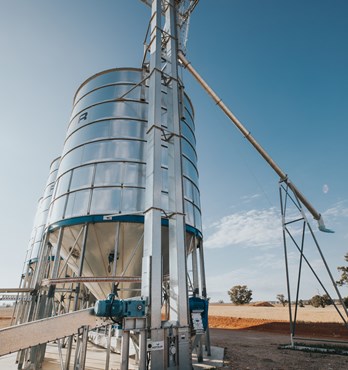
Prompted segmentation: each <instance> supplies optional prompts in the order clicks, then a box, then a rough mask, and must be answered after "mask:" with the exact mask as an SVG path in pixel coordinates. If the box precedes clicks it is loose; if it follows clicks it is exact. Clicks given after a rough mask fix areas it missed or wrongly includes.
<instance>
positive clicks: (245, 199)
mask: <svg viewBox="0 0 348 370" xmlns="http://www.w3.org/2000/svg"><path fill="white" fill-rule="evenodd" d="M260 197H261V195H260V194H253V195H244V196H242V198H241V199H242V201H243V202H244V203H250V202H252V201H254V200H255V199H257V198H260Z"/></svg>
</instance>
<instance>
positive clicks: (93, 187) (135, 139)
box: [48, 68, 201, 299]
mask: <svg viewBox="0 0 348 370" xmlns="http://www.w3.org/2000/svg"><path fill="white" fill-rule="evenodd" d="M148 84H149V82H148V75H147V74H146V72H144V71H143V70H141V69H132V68H124V69H111V70H107V71H104V72H101V73H98V74H96V75H94V76H92V77H91V78H89V79H88V80H86V81H85V82H84V83H83V84H82V85H81V87H80V88H79V89H78V91H77V93H76V95H75V98H74V105H73V111H72V114H71V120H70V124H69V127H68V132H67V136H66V140H65V144H64V148H63V153H62V156H61V161H60V165H59V170H58V174H57V181H56V185H55V190H54V195H53V198H52V204H51V207H50V213H49V219H48V226H49V230H50V238H49V240H50V242H51V243H52V244H53V245H55V244H56V242H57V239H58V230H59V228H60V227H63V226H64V235H63V239H62V245H61V255H62V257H63V258H65V259H67V258H68V264H69V266H70V267H71V268H72V269H73V271H75V272H78V270H79V266H80V264H79V260H80V253H81V247H82V245H81V243H82V236H81V228H82V226H83V223H85V222H87V223H90V225H89V228H88V235H87V245H86V250H85V261H84V264H83V269H82V276H107V275H110V276H111V275H120V276H121V275H122V274H125V275H135V276H138V275H141V258H142V246H143V233H144V211H145V209H146V206H145V187H146V185H145V183H146V181H145V176H146V146H147V142H146V132H147V130H148V129H149V126H150V125H149V124H148V112H149V109H150V107H149V103H148V100H149V97H148V94H149V92H148V90H149V88H148ZM161 90H162V93H161V95H162V98H161V99H160V100H161V103H160V115H161V129H162V130H163V132H162V131H161V133H160V138H161V139H160V153H159V159H160V176H161V184H160V189H159V190H160V191H159V192H158V193H157V196H156V197H157V199H156V202H157V203H156V204H157V206H158V208H159V209H160V210H163V211H164V212H162V211H160V213H161V216H162V221H161V223H162V230H161V236H162V242H161V248H162V250H163V249H165V248H166V247H165V245H167V244H168V226H167V225H168V223H169V221H168V219H167V218H166V212H169V204H168V202H169V201H168V142H167V137H166V132H167V131H168V122H167V116H168V114H167V111H168V107H167V99H166V94H167V87H166V86H164V85H163V84H162V87H161ZM180 104H182V106H183V109H182V117H181V120H180V130H181V135H182V137H181V139H180V144H181V147H182V157H181V158H182V166H183V191H184V211H185V214H186V217H185V220H186V225H185V227H186V238H187V239H189V237H190V235H198V236H199V237H200V236H201V211H200V197H199V188H198V171H197V155H196V151H195V146H196V140H195V136H194V129H195V127H194V122H193V115H194V112H193V107H192V105H191V102H190V100H189V99H188V97H187V96H186V95H183V101H182V102H180ZM158 194H161V196H160V197H159V196H158ZM115 252H116V253H115ZM163 255H164V269H163V273H165V274H166V273H168V269H169V267H168V250H164V251H163ZM115 256H117V259H115ZM115 268H116V270H115ZM61 277H63V276H61ZM122 286H123V285H122V284H120V286H119V287H121V288H122ZM88 287H89V289H90V290H91V292H92V293H93V294H94V295H95V296H96V297H97V298H98V299H103V298H105V297H106V296H107V295H108V294H109V293H110V291H111V284H110V283H100V284H95V283H94V284H91V285H90V286H88ZM127 287H128V288H132V289H140V285H139V284H133V285H131V286H129V284H128V285H127ZM137 294H139V290H137V291H133V292H127V293H124V294H123V297H127V296H130V295H137Z"/></svg>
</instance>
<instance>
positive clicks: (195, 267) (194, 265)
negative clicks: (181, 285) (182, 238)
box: [191, 237, 199, 296]
mask: <svg viewBox="0 0 348 370" xmlns="http://www.w3.org/2000/svg"><path fill="white" fill-rule="evenodd" d="M193 239H194V237H192V239H191V241H192V240H193ZM191 243H192V242H191ZM191 257H192V278H193V279H192V280H193V281H192V282H193V295H194V296H196V295H199V276H198V261H197V247H196V245H195V246H194V247H193V248H192V254H191Z"/></svg>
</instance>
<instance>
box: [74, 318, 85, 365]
mask: <svg viewBox="0 0 348 370" xmlns="http://www.w3.org/2000/svg"><path fill="white" fill-rule="evenodd" d="M88 330H89V326H88V325H85V326H82V327H81V329H80V330H79V333H78V335H77V343H76V351H75V361H74V370H84V369H85V364H86V354H87V344H88Z"/></svg>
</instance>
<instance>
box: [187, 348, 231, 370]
mask: <svg viewBox="0 0 348 370" xmlns="http://www.w3.org/2000/svg"><path fill="white" fill-rule="evenodd" d="M224 354H225V350H224V349H223V348H222V347H211V356H208V355H207V352H206V351H204V352H203V362H201V363H198V361H197V355H196V353H194V354H193V355H192V363H193V368H194V369H195V370H199V369H216V368H219V367H223V366H224Z"/></svg>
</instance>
